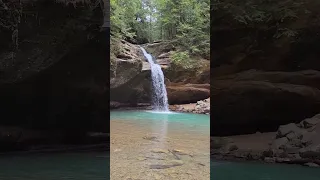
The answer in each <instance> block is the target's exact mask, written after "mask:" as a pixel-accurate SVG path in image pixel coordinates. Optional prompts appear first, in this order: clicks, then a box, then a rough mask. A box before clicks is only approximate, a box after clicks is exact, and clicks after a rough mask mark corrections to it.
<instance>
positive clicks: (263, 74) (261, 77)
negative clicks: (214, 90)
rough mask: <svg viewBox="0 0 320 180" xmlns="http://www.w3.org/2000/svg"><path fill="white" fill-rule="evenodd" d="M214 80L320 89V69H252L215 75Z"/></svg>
mask: <svg viewBox="0 0 320 180" xmlns="http://www.w3.org/2000/svg"><path fill="white" fill-rule="evenodd" d="M214 80H232V81H264V82H270V83H286V84H297V85H305V86H311V87H315V88H318V89H320V84H319V83H318V82H320V71H316V70H304V71H296V72H282V71H269V72H268V71H259V70H255V69H251V70H248V71H243V72H240V73H236V74H232V75H227V76H220V77H214Z"/></svg>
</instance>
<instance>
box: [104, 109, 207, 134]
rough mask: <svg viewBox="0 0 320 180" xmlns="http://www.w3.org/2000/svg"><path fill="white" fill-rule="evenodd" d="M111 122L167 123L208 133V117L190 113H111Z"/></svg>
mask: <svg viewBox="0 0 320 180" xmlns="http://www.w3.org/2000/svg"><path fill="white" fill-rule="evenodd" d="M110 119H111V120H129V121H135V122H138V123H157V122H161V121H164V120H165V121H167V123H168V124H169V125H181V126H187V127H192V128H196V129H198V130H203V131H206V132H210V116H209V115H205V114H192V113H176V112H170V113H163V112H154V111H111V112H110Z"/></svg>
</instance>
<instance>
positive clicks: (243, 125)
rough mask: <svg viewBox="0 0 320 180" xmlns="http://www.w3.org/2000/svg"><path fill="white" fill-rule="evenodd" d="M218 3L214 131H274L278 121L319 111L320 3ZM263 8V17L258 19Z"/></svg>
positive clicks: (213, 30) (214, 47) (233, 0)
mask: <svg viewBox="0 0 320 180" xmlns="http://www.w3.org/2000/svg"><path fill="white" fill-rule="evenodd" d="M215 2H217V1H212V6H213V7H214V8H213V9H212V12H211V13H212V14H214V16H211V18H212V19H211V53H212V55H211V78H212V79H211V82H212V85H211V86H212V90H211V96H213V97H211V98H212V101H211V106H212V118H213V120H211V125H212V128H211V131H212V134H213V135H217V136H219V135H234V134H248V133H255V132H257V131H260V132H270V131H276V130H277V129H278V127H279V126H280V125H283V124H288V123H292V122H294V123H298V122H300V121H302V120H303V119H305V118H309V117H312V116H313V115H315V114H317V113H319V112H320V91H319V86H318V84H319V83H318V82H319V77H320V72H319V71H320V61H319V58H320V53H319V52H320V51H319V47H320V35H319V30H320V26H319V22H320V21H319V20H320V13H319V11H318V10H317V9H319V7H320V3H319V2H318V1H315V0H311V1H300V0H297V1H285V2H280V1H255V2H252V1H250V2H249V1H246V0H245V1H241V3H240V1H237V0H226V1H225V2H221V3H217V4H215ZM246 2H248V3H246ZM296 2H299V3H296ZM300 2H301V3H300ZM224 3H225V4H224ZM228 3H229V4H228ZM284 4H285V5H284ZM220 5H221V6H220ZM225 5H226V6H225ZM253 6H255V8H252V7H253ZM227 7H228V8H227ZM278 7H287V9H286V10H283V11H282V10H281V8H278ZM234 8H235V9H242V10H243V11H236V10H234ZM242 12H245V15H247V16H249V17H250V18H248V19H246V17H245V15H244V14H241V13H242ZM261 12H262V13H263V16H259V17H260V19H259V18H258V19H257V20H256V19H255V18H256V15H257V14H256V13H258V14H259V13H261ZM287 12H290V13H291V15H292V16H291V15H289V16H290V18H288V16H287V15H288V14H286V13H287ZM235 17H237V18H238V19H237V18H235ZM241 18H242V19H241ZM264 18H265V19H264Z"/></svg>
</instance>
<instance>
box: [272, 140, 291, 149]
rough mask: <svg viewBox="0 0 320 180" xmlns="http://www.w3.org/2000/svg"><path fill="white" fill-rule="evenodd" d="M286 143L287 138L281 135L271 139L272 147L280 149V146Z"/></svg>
mask: <svg viewBox="0 0 320 180" xmlns="http://www.w3.org/2000/svg"><path fill="white" fill-rule="evenodd" d="M287 143H288V138H286V137H282V138H279V139H276V140H274V141H273V143H272V148H275V149H280V148H281V147H282V146H285V145H286V144H287Z"/></svg>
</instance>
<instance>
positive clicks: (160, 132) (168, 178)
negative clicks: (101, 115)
mask: <svg viewBox="0 0 320 180" xmlns="http://www.w3.org/2000/svg"><path fill="white" fill-rule="evenodd" d="M110 119H111V122H110V141H111V144H110V154H111V159H110V171H111V172H110V176H111V179H113V180H123V179H130V178H131V179H140V180H150V179H159V180H176V179H185V180H188V179H199V180H200V179H203V180H205V179H210V117H209V116H208V115H202V114H190V113H175V112H169V113H168V112H155V111H113V112H111V117H110ZM177 151H179V152H182V153H173V152H177ZM173 164H176V165H173ZM177 164H178V165H177ZM171 165H173V166H172V167H170V168H166V167H165V166H171ZM153 167H164V168H160V169H157V168H153Z"/></svg>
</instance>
